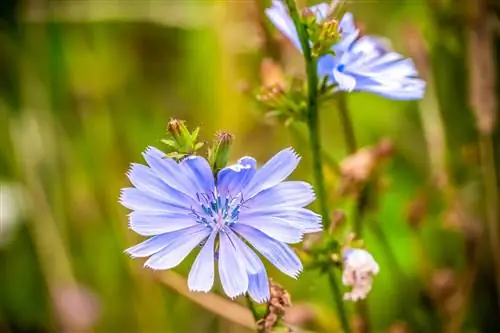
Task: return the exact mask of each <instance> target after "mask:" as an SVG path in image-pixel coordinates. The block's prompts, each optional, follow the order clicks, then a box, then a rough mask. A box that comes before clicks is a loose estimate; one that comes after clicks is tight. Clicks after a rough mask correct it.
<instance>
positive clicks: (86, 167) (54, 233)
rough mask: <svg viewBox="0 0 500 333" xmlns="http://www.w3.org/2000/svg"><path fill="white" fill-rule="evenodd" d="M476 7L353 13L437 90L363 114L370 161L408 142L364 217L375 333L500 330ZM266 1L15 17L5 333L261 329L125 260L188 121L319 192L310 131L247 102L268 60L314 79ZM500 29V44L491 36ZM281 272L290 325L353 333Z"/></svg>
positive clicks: (9, 36)
mask: <svg viewBox="0 0 500 333" xmlns="http://www.w3.org/2000/svg"><path fill="white" fill-rule="evenodd" d="M483 2H484V1H482V0H481V1H479V0H477V3H483ZM299 3H300V4H301V5H305V4H306V2H305V1H300V2H299ZM310 3H311V4H312V3H313V2H312V1H311V2H310ZM473 3H475V1H472V0H457V1H452V0H449V1H447V0H428V1H426V0H371V1H363V0H359V1H355V0H353V1H351V2H350V3H348V4H347V5H345V7H344V9H346V10H352V11H353V12H354V14H355V15H356V18H357V20H359V22H358V23H359V24H360V26H362V27H363V31H364V32H366V33H369V34H378V35H384V36H386V37H388V38H390V39H391V41H392V44H393V47H394V48H395V49H396V50H398V51H399V52H401V53H403V54H405V55H409V56H411V57H413V58H414V59H415V61H416V63H417V66H418V67H419V69H420V72H421V74H422V76H424V77H425V78H426V79H427V80H428V90H427V94H426V97H425V99H424V100H422V101H419V102H397V101H391V100H387V99H383V98H380V97H377V96H374V95H369V94H365V93H355V94H352V95H351V96H349V100H348V105H349V108H350V111H351V113H352V117H353V121H354V126H355V130H356V135H357V138H358V141H359V144H360V145H361V146H366V145H373V144H375V143H376V142H378V141H379V140H381V139H383V138H386V139H390V140H391V141H392V142H393V144H394V154H393V156H392V157H391V158H390V159H389V160H388V161H387V162H386V163H384V164H383V165H381V166H380V167H379V168H378V169H377V176H376V179H375V180H374V181H373V183H374V184H375V185H377V186H376V192H377V195H376V198H377V200H376V202H373V203H372V205H371V210H370V213H369V214H368V216H367V218H366V219H365V221H364V223H365V232H364V234H363V238H364V240H365V244H366V246H367V248H368V249H369V250H370V251H371V252H372V253H373V254H374V256H375V258H376V259H377V261H378V262H379V265H380V267H381V273H380V274H379V275H378V276H377V278H376V279H375V283H374V289H373V291H372V293H371V294H370V295H369V297H368V301H367V305H368V310H369V318H370V322H371V325H370V327H371V328H370V331H372V332H392V333H396V332H400V333H404V332H432V333H434V332H450V333H452V332H500V319H499V318H500V307H499V305H498V304H499V302H500V299H499V298H498V297H497V296H496V295H498V294H497V292H496V287H495V282H496V281H497V279H499V278H500V276H499V275H496V278H495V274H494V271H495V269H494V267H495V266H494V265H493V258H494V257H493V256H492V250H491V248H492V247H491V245H490V239H494V237H490V236H491V225H493V224H496V225H497V226H498V224H499V223H500V221H499V220H498V206H499V204H500V203H499V202H498V188H499V183H498V179H495V177H496V176H498V175H495V172H492V171H496V173H498V171H499V168H498V165H500V159H499V157H500V152H499V147H500V139H499V135H498V131H497V130H492V128H494V121H495V117H496V115H497V114H498V103H497V102H498V96H499V94H498V88H495V87H494V86H493V87H490V86H488V85H487V84H486V86H487V87H486V88H485V89H479V90H478V89H475V88H474V84H476V85H477V84H478V83H477V82H483V80H485V81H487V80H488V79H489V77H497V78H498V77H499V72H498V66H497V67H496V68H495V67H494V66H493V67H491V66H490V67H488V61H487V60H488V59H490V60H491V59H493V61H492V62H493V63H494V62H495V60H496V57H495V56H494V54H497V53H495V52H498V50H499V46H500V43H499V33H498V31H500V29H499V28H498V22H499V21H498V5H497V4H496V3H495V2H494V1H491V3H490V4H488V6H489V7H488V8H487V9H486V10H485V12H481V11H476V10H474V9H473V8H472V9H471V7H473V5H472V4H473ZM269 4H270V1H263V0H262V1H261V0H255V1H254V0H227V1H223V0H212V1H211V0H165V1H160V0H144V1H140V0H122V1H118V0H92V1H90V0H72V1H34V0H31V1H16V0H3V1H2V2H1V5H0V10H1V20H0V27H1V31H0V73H1V76H0V91H1V95H0V148H1V149H0V186H1V188H0V196H1V207H0V208H1V214H0V217H1V220H0V225H1V228H0V332H2V333H3V332H5V333H14V332H153V333H154V332H174V333H178V332H193V333H194V332H250V331H251V330H250V329H249V328H248V326H249V320H250V326H251V324H252V323H251V317H249V314H248V313H247V312H246V310H245V309H244V307H243V306H239V305H240V304H241V305H244V300H241V299H238V300H237V301H236V304H234V303H228V302H225V299H224V296H220V297H219V296H217V295H209V296H208V297H207V298H203V297H204V296H203V295H200V294H189V293H187V292H186V290H185V288H186V287H185V283H184V282H183V280H182V279H183V276H186V274H187V272H188V270H189V266H190V264H191V262H192V256H191V258H190V259H189V260H187V261H186V262H184V263H183V264H182V265H181V267H179V268H177V269H175V273H166V274H163V272H156V273H153V272H150V271H147V270H145V269H143V268H142V261H141V260H140V259H138V260H132V259H130V258H129V257H127V256H126V255H125V254H124V253H123V251H124V249H125V248H127V247H129V246H131V245H133V244H135V243H137V242H139V241H140V237H138V236H137V235H135V234H134V233H133V232H131V231H130V230H128V226H127V213H128V212H127V210H126V209H124V208H123V207H121V206H120V205H119V203H118V201H117V200H118V196H119V192H120V189H121V188H122V187H126V186H128V182H127V178H126V176H125V172H126V171H127V169H128V166H129V164H130V163H131V162H138V161H142V158H141V152H142V151H143V150H144V148H145V147H147V146H148V145H155V146H157V147H159V148H162V147H161V144H160V143H159V139H160V138H161V137H162V136H163V134H164V130H165V126H166V123H167V122H168V120H169V119H170V118H171V117H177V118H180V119H185V120H187V121H188V124H189V125H190V126H191V127H196V126H201V135H202V137H203V138H204V139H206V140H209V139H211V138H212V137H213V135H214V133H215V132H216V131H217V130H219V129H224V130H227V131H229V132H231V133H234V135H235V137H236V141H235V146H234V149H233V152H232V158H233V159H234V160H235V159H236V158H238V157H240V156H242V155H245V154H249V155H252V156H255V157H256V158H257V159H258V160H259V161H261V162H264V161H265V160H266V159H268V158H269V157H270V156H272V155H273V154H274V153H275V152H276V151H278V150H280V149H282V148H283V147H286V146H289V145H292V146H294V147H295V148H296V149H297V151H298V152H299V153H300V154H301V155H302V156H304V158H303V160H302V163H301V164H300V166H299V169H298V170H297V172H295V173H294V175H293V178H296V179H306V180H308V181H312V175H311V169H310V164H311V163H310V162H311V161H310V157H309V153H308V145H307V142H305V141H304V136H303V135H300V134H301V133H302V134H303V133H305V132H304V130H305V128H303V127H302V125H300V124H299V125H297V126H292V127H291V128H285V127H284V126H282V124H279V123H278V122H277V121H275V120H274V121H273V120H270V119H267V118H265V117H264V116H263V112H262V110H261V109H259V107H258V106H257V104H256V103H255V102H254V101H253V100H252V98H251V96H250V95H251V94H250V93H249V92H251V90H252V89H253V88H256V87H257V86H258V85H259V81H260V79H261V78H260V74H259V73H260V64H261V61H262V60H263V59H264V58H267V57H274V58H275V60H277V61H280V62H281V64H282V65H283V66H284V67H285V69H286V70H287V72H288V73H294V74H298V75H301V72H302V67H303V64H302V62H301V58H300V55H299V54H298V53H297V52H296V51H295V50H293V48H292V47H291V45H289V44H287V42H286V41H285V40H284V39H283V38H282V37H281V36H280V35H279V34H278V33H277V32H276V31H275V30H274V29H273V28H272V27H271V26H270V24H269V22H267V21H266V19H265V17H264V14H263V9H264V8H266V7H267V6H268V5H269ZM490 20H491V26H492V27H493V28H491V29H490V30H486V32H485V30H484V29H480V28H477V27H478V26H481V24H478V23H477V22H490ZM488 27H490V25H489V24H488ZM476 28H477V29H476ZM495 29H496V30H495ZM476 31H479V32H480V33H481V34H480V37H477V35H475V32H476ZM485 36H486V37H485ZM485 40H486V41H485ZM488 41H489V42H488ZM478 45H479V46H478ZM487 47H489V49H488V48H487ZM474 50H476V51H477V50H485V52H482V53H481V52H479V53H481V54H478V52H474ZM485 54H486V55H485ZM488 55H489V58H488ZM485 59H486V60H485ZM474 64H476V65H477V64H479V65H480V67H481V66H482V67H481V68H480V69H475V65H474ZM478 73H479V81H477V80H476V81H474V75H477V74H478ZM476 78H477V77H476ZM474 94H475V95H474ZM485 100H487V101H494V102H495V103H493V105H494V107H489V106H488V105H486V106H485V105H483V104H484V103H483V104H481V101H483V102H484V101H485ZM471 101H479V102H477V103H476V104H474V103H471ZM486 104H488V103H486ZM478 123H479V124H483V125H484V127H486V128H487V129H486V130H484V129H483V130H482V131H478V130H477V128H478V126H476V124H478ZM321 127H322V137H323V142H324V148H325V150H326V151H327V152H328V154H329V155H331V156H333V157H334V158H335V159H336V160H338V161H340V160H342V159H343V158H344V157H345V148H344V141H343V137H342V130H341V128H340V125H339V119H338V114H337V112H336V109H335V105H330V104H329V105H325V107H324V108H323V109H322V111H321ZM479 128H481V127H479ZM488 147H489V148H488ZM482 148H484V149H482ZM495 159H496V161H497V163H496V164H495ZM488 166H489V167H488ZM491 166H493V168H492V167H491ZM332 170H333V169H331V168H329V167H328V166H325V172H326V176H327V179H328V182H329V193H331V195H330V200H331V207H332V210H334V209H342V210H345V211H346V212H350V211H351V207H352V206H353V200H352V198H343V197H339V196H338V195H336V193H337V189H338V186H339V184H340V183H341V180H340V179H339V177H338V176H337V174H336V173H335V172H333V171H332ZM488 220H490V221H492V223H490V228H488ZM349 221H350V219H348V220H347V222H348V223H349ZM496 230H497V231H498V228H497V229H496ZM348 231H349V227H346V228H344V229H342V230H341V231H339V234H338V235H339V239H344V238H345V237H346V235H347V232H348ZM498 236H499V235H497V237H498ZM496 254H497V256H500V252H498V253H496ZM270 275H271V276H272V278H273V279H274V280H275V281H276V282H278V283H280V284H282V285H284V286H285V287H286V288H287V289H288V291H289V292H290V294H291V295H292V300H293V302H294V308H293V309H292V310H290V313H289V317H290V318H289V320H290V322H293V323H294V324H296V325H298V326H301V327H304V329H305V330H306V329H307V330H309V331H314V332H338V331H339V324H338V321H337V318H336V314H335V306H334V304H333V297H332V296H331V292H330V290H329V287H328V284H327V280H326V277H325V276H321V275H319V272H316V271H306V272H304V273H303V274H302V276H301V277H300V279H299V280H297V281H295V280H292V279H290V278H288V277H286V276H284V275H283V274H281V273H279V272H277V271H276V270H274V269H272V268H270ZM214 292H215V293H216V294H219V295H222V294H221V293H220V288H219V287H216V288H215V290H214ZM347 306H348V309H349V311H350V313H351V319H352V321H353V326H354V327H355V328H357V330H358V331H360V332H361V331H363V330H362V329H361V328H359V327H358V326H360V325H358V324H359V320H357V319H356V316H355V315H354V313H355V307H354V306H353V305H352V304H347ZM249 318H250V319H249ZM300 331H301V330H299V332H300Z"/></svg>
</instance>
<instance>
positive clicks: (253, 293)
mask: <svg viewBox="0 0 500 333" xmlns="http://www.w3.org/2000/svg"><path fill="white" fill-rule="evenodd" d="M248 294H249V295H250V297H251V298H252V299H253V300H254V301H255V302H257V303H264V302H266V301H267V300H269V298H270V291H269V279H268V278H267V273H266V270H265V269H263V270H261V271H260V272H258V273H257V274H250V275H248Z"/></svg>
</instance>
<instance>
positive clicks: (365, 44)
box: [266, 0, 425, 100]
mask: <svg viewBox="0 0 500 333" xmlns="http://www.w3.org/2000/svg"><path fill="white" fill-rule="evenodd" d="M309 10H310V11H311V12H312V13H314V14H315V16H316V20H318V21H321V20H324V19H325V18H327V17H328V15H329V12H330V10H331V9H330V7H329V5H328V4H326V3H321V4H319V5H316V6H312V7H310V8H309ZM266 14H267V16H268V17H269V19H270V20H271V21H272V22H273V24H274V25H275V26H276V27H277V28H278V29H279V30H280V31H281V32H282V33H283V34H284V35H285V36H286V37H287V38H288V39H290V41H291V42H292V44H293V45H294V46H295V47H296V48H298V49H299V50H302V48H301V46H300V42H299V38H298V34H297V30H296V29H295V26H294V23H293V21H292V19H291V18H290V15H289V13H288V11H287V9H286V7H285V5H284V4H283V3H282V2H281V1H280V0H273V3H272V6H271V7H270V8H268V9H267V10H266ZM338 29H339V34H340V37H341V39H340V41H339V42H338V43H336V44H335V45H333V47H332V51H333V53H334V54H328V55H325V56H322V57H321V58H320V59H319V60H318V75H319V76H320V77H321V78H324V77H326V78H327V79H328V82H329V83H331V84H336V85H337V87H336V89H337V90H340V91H348V92H351V91H355V90H356V91H368V92H372V93H375V94H378V95H381V96H384V97H387V98H392V99H397V100H414V99H421V98H422V97H423V95H424V92H425V81H423V80H422V79H420V78H418V73H417V70H416V68H415V64H414V63H413V61H412V60H411V59H409V58H405V57H404V56H403V55H401V54H399V53H396V52H393V51H392V50H390V49H389V48H388V47H387V45H386V43H384V42H383V41H382V40H381V39H379V38H377V37H374V36H363V37H359V30H358V29H356V26H355V24H354V18H353V15H352V14H351V13H346V14H344V16H343V17H342V19H341V20H340V22H339V26H338Z"/></svg>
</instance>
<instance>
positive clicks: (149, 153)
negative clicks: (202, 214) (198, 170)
mask: <svg viewBox="0 0 500 333" xmlns="http://www.w3.org/2000/svg"><path fill="white" fill-rule="evenodd" d="M143 155H144V159H145V160H146V162H148V165H149V166H150V167H151V169H152V170H153V171H154V173H155V174H156V175H157V176H158V177H159V178H160V179H161V180H162V181H164V182H165V183H166V184H168V186H170V187H172V188H174V189H176V190H177V191H180V192H182V193H183V194H185V195H186V196H188V197H190V198H192V199H193V200H194V201H195V202H196V188H195V187H194V186H193V185H192V182H191V181H189V176H188V175H187V174H186V172H185V170H184V168H182V167H181V166H180V165H179V164H178V163H177V162H176V161H175V160H173V159H171V158H170V157H167V156H166V155H165V154H164V153H163V152H161V151H160V150H158V149H156V148H154V147H149V148H148V149H147V150H146V151H145V152H144V153H143Z"/></svg>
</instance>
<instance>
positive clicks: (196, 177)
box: [181, 156, 215, 193]
mask: <svg viewBox="0 0 500 333" xmlns="http://www.w3.org/2000/svg"><path fill="white" fill-rule="evenodd" d="M181 166H182V167H184V169H185V171H186V173H187V174H188V175H190V178H191V180H192V181H193V183H194V185H195V186H196V187H197V192H201V193H210V192H212V191H213V190H214V188H215V183H214V175H213V173H212V168H210V165H209V164H208V162H207V160H206V159H205V158H203V157H200V156H188V157H186V158H185V159H183V160H182V162H181Z"/></svg>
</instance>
